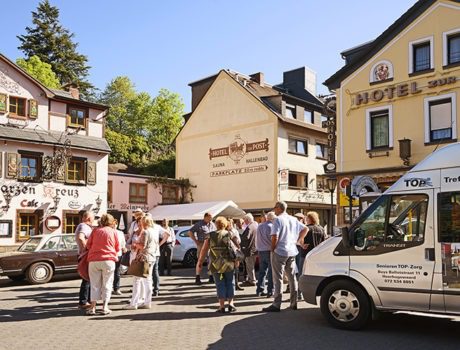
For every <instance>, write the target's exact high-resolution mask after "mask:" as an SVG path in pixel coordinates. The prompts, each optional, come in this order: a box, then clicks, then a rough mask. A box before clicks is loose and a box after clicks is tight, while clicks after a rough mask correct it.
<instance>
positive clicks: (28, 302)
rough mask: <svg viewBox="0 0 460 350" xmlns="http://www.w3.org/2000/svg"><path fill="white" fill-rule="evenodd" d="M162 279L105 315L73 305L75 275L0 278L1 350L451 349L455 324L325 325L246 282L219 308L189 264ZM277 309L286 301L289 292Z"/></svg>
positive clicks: (458, 327)
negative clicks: (151, 292)
mask: <svg viewBox="0 0 460 350" xmlns="http://www.w3.org/2000/svg"><path fill="white" fill-rule="evenodd" d="M173 274H174V276H171V277H162V287H161V295H160V296H158V297H154V301H153V308H152V309H151V310H133V311H125V310H122V307H123V306H124V305H126V301H127V300H128V298H129V296H130V294H129V291H130V289H131V285H130V284H131V278H130V277H127V276H126V277H124V278H123V279H122V291H123V292H124V295H123V296H113V298H112V302H111V305H110V307H111V309H112V310H113V313H112V314H111V315H107V316H102V315H100V316H99V315H98V316H91V317H89V316H86V315H84V314H83V313H82V312H81V311H79V310H78V309H77V307H76V304H77V294H78V288H79V285H80V281H79V280H78V279H75V277H69V276H67V277H64V278H63V277H58V278H57V279H56V280H55V281H52V282H50V283H48V284H46V285H38V286H32V285H28V284H27V283H25V282H24V283H13V282H10V281H9V280H8V279H5V278H1V279H0V332H1V333H0V334H1V339H0V349H2V350H3V349H5V350H7V349H8V350H11V349H19V350H27V349H33V350H38V349H46V350H48V349H59V350H71V349H79V350H82V349H85V350H89V349H104V350H105V349H132V350H141V349H261V350H267V349H353V350H356V349H364V348H370V349H385V350H388V349H417V350H420V349H431V348H433V349H435V348H436V349H450V348H452V349H454V347H455V348H458V343H459V342H460V338H459V337H458V332H459V331H460V323H459V322H452V321H449V320H443V319H433V318H422V317H416V316H408V315H388V316H385V317H383V318H382V319H381V320H378V321H374V322H373V323H372V324H371V325H370V327H368V328H367V329H366V330H364V331H360V332H346V331H340V330H337V329H333V328H331V327H330V326H329V325H328V324H327V323H326V322H325V321H324V319H323V318H322V316H321V314H320V311H319V309H318V308H317V307H315V306H311V305H307V304H306V303H305V302H300V303H299V310H297V311H292V310H289V309H286V310H282V312H280V313H276V314H265V313H262V312H261V311H260V310H261V309H262V308H263V307H265V306H268V305H269V303H270V300H269V299H266V298H265V297H256V296H255V295H254V292H255V288H254V287H249V288H245V291H244V292H239V293H238V294H237V297H236V302H235V304H236V307H237V308H238V311H237V313H235V314H225V315H221V314H217V313H216V312H215V310H216V309H217V301H216V297H215V290H214V287H213V286H212V285H210V284H204V285H202V286H195V285H194V283H193V282H194V278H193V276H192V274H193V269H175V270H173ZM285 299H286V302H285V303H284V305H283V308H287V307H288V302H287V299H288V294H285Z"/></svg>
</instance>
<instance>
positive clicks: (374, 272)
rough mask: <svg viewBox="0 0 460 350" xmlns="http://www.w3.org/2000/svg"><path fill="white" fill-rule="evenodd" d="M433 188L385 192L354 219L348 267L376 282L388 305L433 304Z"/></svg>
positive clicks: (423, 306)
mask: <svg viewBox="0 0 460 350" xmlns="http://www.w3.org/2000/svg"><path fill="white" fill-rule="evenodd" d="M432 196H433V190H431V189H430V190H420V191H417V192H408V193H401V194H388V195H383V196H381V197H380V198H379V199H378V200H377V201H376V202H375V203H374V204H373V205H372V207H370V208H369V210H368V211H366V212H365V213H364V215H363V216H361V217H360V218H359V219H358V220H357V222H356V224H354V225H353V228H352V230H353V235H354V237H355V238H354V246H353V247H351V250H350V270H351V271H354V272H355V273H358V274H361V275H362V276H363V278H365V279H367V280H369V281H370V282H371V283H372V285H373V286H374V287H375V289H376V291H377V293H378V295H379V297H380V300H381V303H382V306H383V307H384V308H388V309H411V310H421V311H428V310H429V309H430V300H431V290H432V277H433V272H434V267H435V262H434V260H433V259H432V258H431V257H430V256H428V255H426V254H427V252H430V251H432V249H433V247H434V230H433V213H434V209H433V208H434V205H433V201H432V200H431V198H432Z"/></svg>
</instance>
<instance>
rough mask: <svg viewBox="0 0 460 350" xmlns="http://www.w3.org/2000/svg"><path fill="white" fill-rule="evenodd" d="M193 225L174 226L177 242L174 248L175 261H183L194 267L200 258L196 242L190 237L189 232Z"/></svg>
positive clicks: (187, 265)
mask: <svg viewBox="0 0 460 350" xmlns="http://www.w3.org/2000/svg"><path fill="white" fill-rule="evenodd" d="M191 227H192V226H179V227H174V232H175V233H176V244H175V246H174V250H173V261H177V262H180V263H182V265H184V266H186V267H194V266H195V265H196V262H197V260H198V257H197V255H196V244H195V242H194V241H193V240H192V239H191V238H190V237H189V235H188V232H189V230H190V228H191Z"/></svg>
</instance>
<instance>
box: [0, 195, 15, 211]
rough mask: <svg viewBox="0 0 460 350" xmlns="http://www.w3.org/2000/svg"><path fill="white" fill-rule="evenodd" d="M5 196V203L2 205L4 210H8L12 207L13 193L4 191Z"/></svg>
mask: <svg viewBox="0 0 460 350" xmlns="http://www.w3.org/2000/svg"><path fill="white" fill-rule="evenodd" d="M3 198H5V205H4V206H2V209H3V211H4V212H7V211H8V209H10V203H11V199H12V198H13V195H12V194H11V193H10V192H8V191H5V192H3Z"/></svg>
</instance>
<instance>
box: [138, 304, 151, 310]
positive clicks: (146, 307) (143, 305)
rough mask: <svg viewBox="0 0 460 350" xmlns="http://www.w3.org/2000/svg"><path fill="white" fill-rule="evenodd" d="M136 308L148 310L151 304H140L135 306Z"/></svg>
mask: <svg viewBox="0 0 460 350" xmlns="http://www.w3.org/2000/svg"><path fill="white" fill-rule="evenodd" d="M137 308H138V309H147V310H150V309H151V308H152V305H150V304H142V305H140V306H138V307H137Z"/></svg>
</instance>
